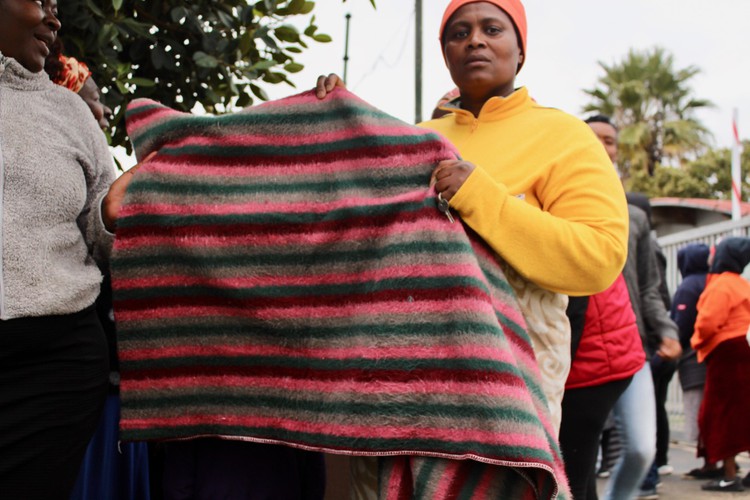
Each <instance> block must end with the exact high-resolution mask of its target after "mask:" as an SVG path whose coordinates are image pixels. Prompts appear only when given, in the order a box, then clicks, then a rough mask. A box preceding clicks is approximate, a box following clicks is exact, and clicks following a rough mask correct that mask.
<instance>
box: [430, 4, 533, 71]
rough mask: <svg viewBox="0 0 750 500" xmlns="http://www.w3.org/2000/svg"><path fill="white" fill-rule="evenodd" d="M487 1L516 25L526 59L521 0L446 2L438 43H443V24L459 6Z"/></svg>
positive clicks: (524, 21) (524, 23) (524, 22)
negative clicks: (498, 8)
mask: <svg viewBox="0 0 750 500" xmlns="http://www.w3.org/2000/svg"><path fill="white" fill-rule="evenodd" d="M477 2H487V3H491V4H493V5H497V6H498V7H500V8H501V9H502V10H503V11H504V12H505V13H506V14H508V16H509V17H510V19H511V20H512V21H513V24H514V25H515V26H516V33H518V38H519V40H520V41H521V51H522V52H523V55H524V58H523V60H524V61H525V60H526V10H525V9H524V8H523V4H522V3H521V0H453V1H452V2H451V3H449V4H448V7H446V9H445V13H444V14H443V21H442V22H441V23H440V44H441V45H442V44H443V31H445V25H446V24H448V20H449V19H450V18H451V16H452V15H453V14H454V13H455V12H456V11H457V10H458V9H460V8H461V7H463V6H464V5H466V4H468V3H477ZM521 66H523V62H521V64H520V65H519V66H518V70H519V71H520V70H521Z"/></svg>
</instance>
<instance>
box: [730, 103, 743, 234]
mask: <svg viewBox="0 0 750 500" xmlns="http://www.w3.org/2000/svg"><path fill="white" fill-rule="evenodd" d="M737 115H738V112H737V108H735V109H734V112H733V113H732V139H733V141H732V220H740V219H741V218H742V207H741V205H740V204H741V203H742V172H741V167H740V160H741V159H742V141H740V132H739V126H738V124H737V119H738V118H737Z"/></svg>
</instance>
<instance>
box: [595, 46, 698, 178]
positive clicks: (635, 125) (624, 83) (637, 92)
mask: <svg viewBox="0 0 750 500" xmlns="http://www.w3.org/2000/svg"><path fill="white" fill-rule="evenodd" d="M599 65H600V66H601V67H602V69H603V70H604V76H602V77H601V78H599V82H598V85H597V86H596V87H594V88H592V89H587V90H584V92H585V93H586V94H588V95H589V96H590V97H591V101H590V103H589V104H587V105H586V106H585V107H584V108H583V111H584V112H589V113H591V112H596V113H601V114H605V115H609V116H611V117H612V118H613V120H614V122H615V124H617V126H618V128H619V129H620V133H619V143H620V148H619V157H618V164H619V166H620V169H621V174H622V176H623V178H624V180H626V181H627V180H628V178H629V177H630V176H631V175H637V174H638V173H639V172H642V171H645V172H647V174H648V175H654V174H655V172H656V170H657V166H658V165H661V164H672V165H674V164H676V165H680V164H682V163H683V162H684V161H686V160H687V159H690V158H695V157H696V156H697V155H698V154H700V153H701V152H703V151H704V150H705V148H706V145H707V144H708V142H709V140H710V134H709V132H708V131H707V130H706V128H705V127H704V126H703V125H701V123H700V122H699V121H698V120H697V119H695V117H694V111H695V110H697V109H700V108H704V107H706V106H712V104H711V102H710V101H707V100H705V99H697V98H694V97H692V95H691V94H692V90H691V89H690V87H689V81H690V79H691V78H693V77H694V76H695V75H696V74H698V73H699V69H698V68H696V67H694V66H689V67H687V68H683V69H677V68H675V63H674V58H673V56H672V55H671V54H669V53H667V52H666V51H665V50H663V49H661V48H658V47H657V48H654V49H651V50H647V51H643V52H638V51H635V50H631V51H630V52H629V53H628V55H627V56H626V57H625V58H623V59H622V60H621V61H619V62H616V63H615V64H612V65H607V64H605V63H603V62H599Z"/></svg>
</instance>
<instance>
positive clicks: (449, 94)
mask: <svg viewBox="0 0 750 500" xmlns="http://www.w3.org/2000/svg"><path fill="white" fill-rule="evenodd" d="M460 95H461V91H460V90H458V89H457V88H454V89H453V90H449V91H448V92H446V93H445V94H444V95H443V97H441V98H440V100H439V101H438V102H437V104H436V105H435V108H439V107H440V106H443V105H445V104H447V103H449V102H451V101H452V100H453V99H455V98H456V97H458V96H460Z"/></svg>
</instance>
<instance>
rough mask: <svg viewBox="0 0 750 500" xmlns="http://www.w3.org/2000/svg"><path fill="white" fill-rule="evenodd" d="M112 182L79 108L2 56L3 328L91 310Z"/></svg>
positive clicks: (106, 155)
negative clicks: (11, 322) (104, 203)
mask: <svg viewBox="0 0 750 500" xmlns="http://www.w3.org/2000/svg"><path fill="white" fill-rule="evenodd" d="M113 180H114V168H113V162H112V156H111V154H110V152H109V148H108V147H107V141H106V139H105V137H104V134H102V131H101V130H100V129H99V127H98V126H97V124H96V122H95V120H94V119H93V116H92V115H91V112H90V111H89V109H88V107H87V106H86V104H85V103H84V102H83V100H82V99H81V98H80V97H78V96H77V95H76V94H74V93H73V92H71V91H69V90H67V89H64V88H62V87H60V86H58V85H55V84H53V83H52V82H51V81H50V80H49V78H48V77H47V74H46V73H44V72H43V71H42V72H40V73H31V72H30V71H28V70H26V69H25V68H24V67H23V66H21V65H20V64H19V63H18V62H16V61H15V60H14V59H12V58H8V57H5V56H3V55H2V54H1V53H0V213H1V215H2V217H1V218H0V225H1V226H0V251H1V252H2V260H0V266H1V267H0V319H11V318H19V317H28V316H47V315H58V314H69V313H73V312H77V311H80V310H82V309H84V308H86V307H87V306H89V305H91V304H93V303H94V300H95V299H96V296H97V294H98V293H99V283H100V282H101V278H102V276H101V272H100V271H99V268H98V266H97V264H99V265H103V264H104V263H105V262H106V259H107V258H108V256H109V252H110V249H111V247H112V240H113V235H112V234H110V233H108V232H107V231H106V229H105V228H104V224H103V223H102V220H101V211H100V203H101V199H102V198H103V196H104V194H105V193H106V191H107V189H108V187H109V185H110V184H111V183H112V181H113Z"/></svg>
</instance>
